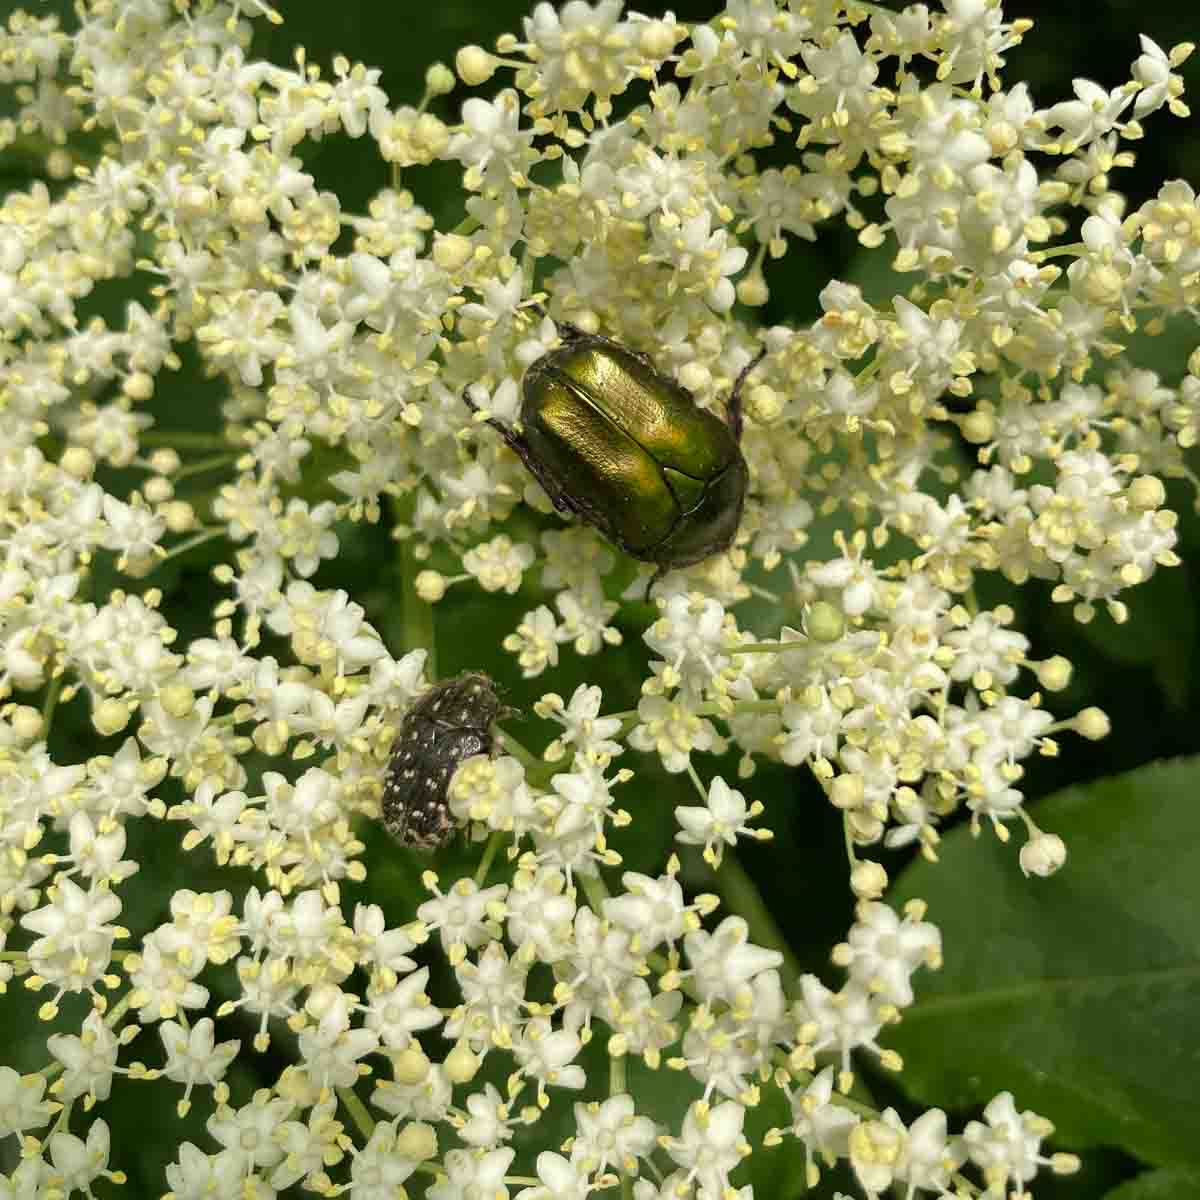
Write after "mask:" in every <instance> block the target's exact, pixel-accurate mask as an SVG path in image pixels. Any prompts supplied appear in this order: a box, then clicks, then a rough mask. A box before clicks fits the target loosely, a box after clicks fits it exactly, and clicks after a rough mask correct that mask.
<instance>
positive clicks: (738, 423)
mask: <svg viewBox="0 0 1200 1200" xmlns="http://www.w3.org/2000/svg"><path fill="white" fill-rule="evenodd" d="M766 355H767V348H766V346H763V348H762V349H761V350H759V352H758V353H757V354H756V355H755V356H754V357H753V358H752V359H751V360H750V361H749V362H748V363H747V364H746V365H745V366H744V367H743V368H742V371H741V374H740V375H739V376H738V377H737V381H736V382H735V383H734V385H733V391H731V392H730V393H729V403H728V404H727V405H726V406H725V419H726V421H727V422H728V423H729V432H730V433H732V434H733V440H734V441H735V442H740V441H741V440H742V385H743V384H744V383H745V382H746V376H747V375H749V374H750V372H751V371H753V370H754V368H755V367H757V366H758V364H759V363H760V362H762V360H763V359H764V358H765V357H766Z"/></svg>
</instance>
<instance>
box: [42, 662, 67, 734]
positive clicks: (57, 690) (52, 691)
mask: <svg viewBox="0 0 1200 1200" xmlns="http://www.w3.org/2000/svg"><path fill="white" fill-rule="evenodd" d="M62 689H63V677H62V676H61V675H55V676H54V678H53V679H51V680H50V686H49V687H48V688H47V689H46V699H45V700H43V701H42V726H43V729H42V736H43V737H45V736H46V735H47V734H48V733H49V732H50V722H51V721H52V720H54V710H55V709H56V708H57V707H58V698H59V696H61V695H62Z"/></svg>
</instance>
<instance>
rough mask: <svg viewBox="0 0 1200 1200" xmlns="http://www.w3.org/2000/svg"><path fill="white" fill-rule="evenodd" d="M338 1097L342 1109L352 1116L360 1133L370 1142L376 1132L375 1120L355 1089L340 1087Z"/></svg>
mask: <svg viewBox="0 0 1200 1200" xmlns="http://www.w3.org/2000/svg"><path fill="white" fill-rule="evenodd" d="M337 1095H338V1099H339V1100H340V1101H341V1102H342V1107H343V1108H345V1110H346V1111H347V1112H348V1113H349V1114H350V1117H351V1119H352V1120H353V1121H354V1124H355V1125H357V1126H358V1132H359V1133H361V1134H362V1136H363V1140H364V1141H368V1142H369V1141H370V1140H371V1134H372V1133H374V1132H375V1120H374V1118H373V1117H372V1116H371V1114H370V1113H369V1112H367V1106H366V1105H365V1104H364V1103H363V1102H362V1101H361V1100H360V1099H359V1098H358V1096H357V1094H356V1093H355V1091H354V1089H353V1088H348V1087H340V1088H338V1089H337Z"/></svg>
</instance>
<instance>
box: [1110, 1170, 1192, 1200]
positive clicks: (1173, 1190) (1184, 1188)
mask: <svg viewBox="0 0 1200 1200" xmlns="http://www.w3.org/2000/svg"><path fill="white" fill-rule="evenodd" d="M1188 1196H1200V1175H1193V1174H1192V1173H1191V1172H1189V1171H1146V1172H1145V1173H1143V1174H1141V1175H1139V1176H1138V1177H1137V1178H1136V1179H1130V1180H1128V1181H1127V1182H1125V1183H1122V1184H1121V1185H1120V1186H1118V1187H1115V1188H1113V1190H1112V1191H1111V1192H1107V1193H1106V1194H1105V1200H1187V1197H1188Z"/></svg>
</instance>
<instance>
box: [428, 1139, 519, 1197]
mask: <svg viewBox="0 0 1200 1200" xmlns="http://www.w3.org/2000/svg"><path fill="white" fill-rule="evenodd" d="M515 1157H516V1151H515V1150H508V1149H500V1150H491V1151H488V1152H486V1153H485V1152H484V1151H482V1150H479V1151H473V1150H450V1151H448V1152H447V1153H446V1157H445V1159H444V1165H445V1168H446V1177H445V1178H444V1179H438V1180H436V1181H435V1182H434V1183H431V1184H430V1185H429V1188H428V1189H427V1191H426V1193H425V1194H426V1196H428V1198H429V1200H472V1198H473V1197H475V1196H487V1197H488V1200H508V1188H507V1187H505V1186H504V1176H505V1173H506V1172H507V1171H508V1167H509V1164H510V1163H511V1162H512V1160H513V1159H514V1158H515Z"/></svg>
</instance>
